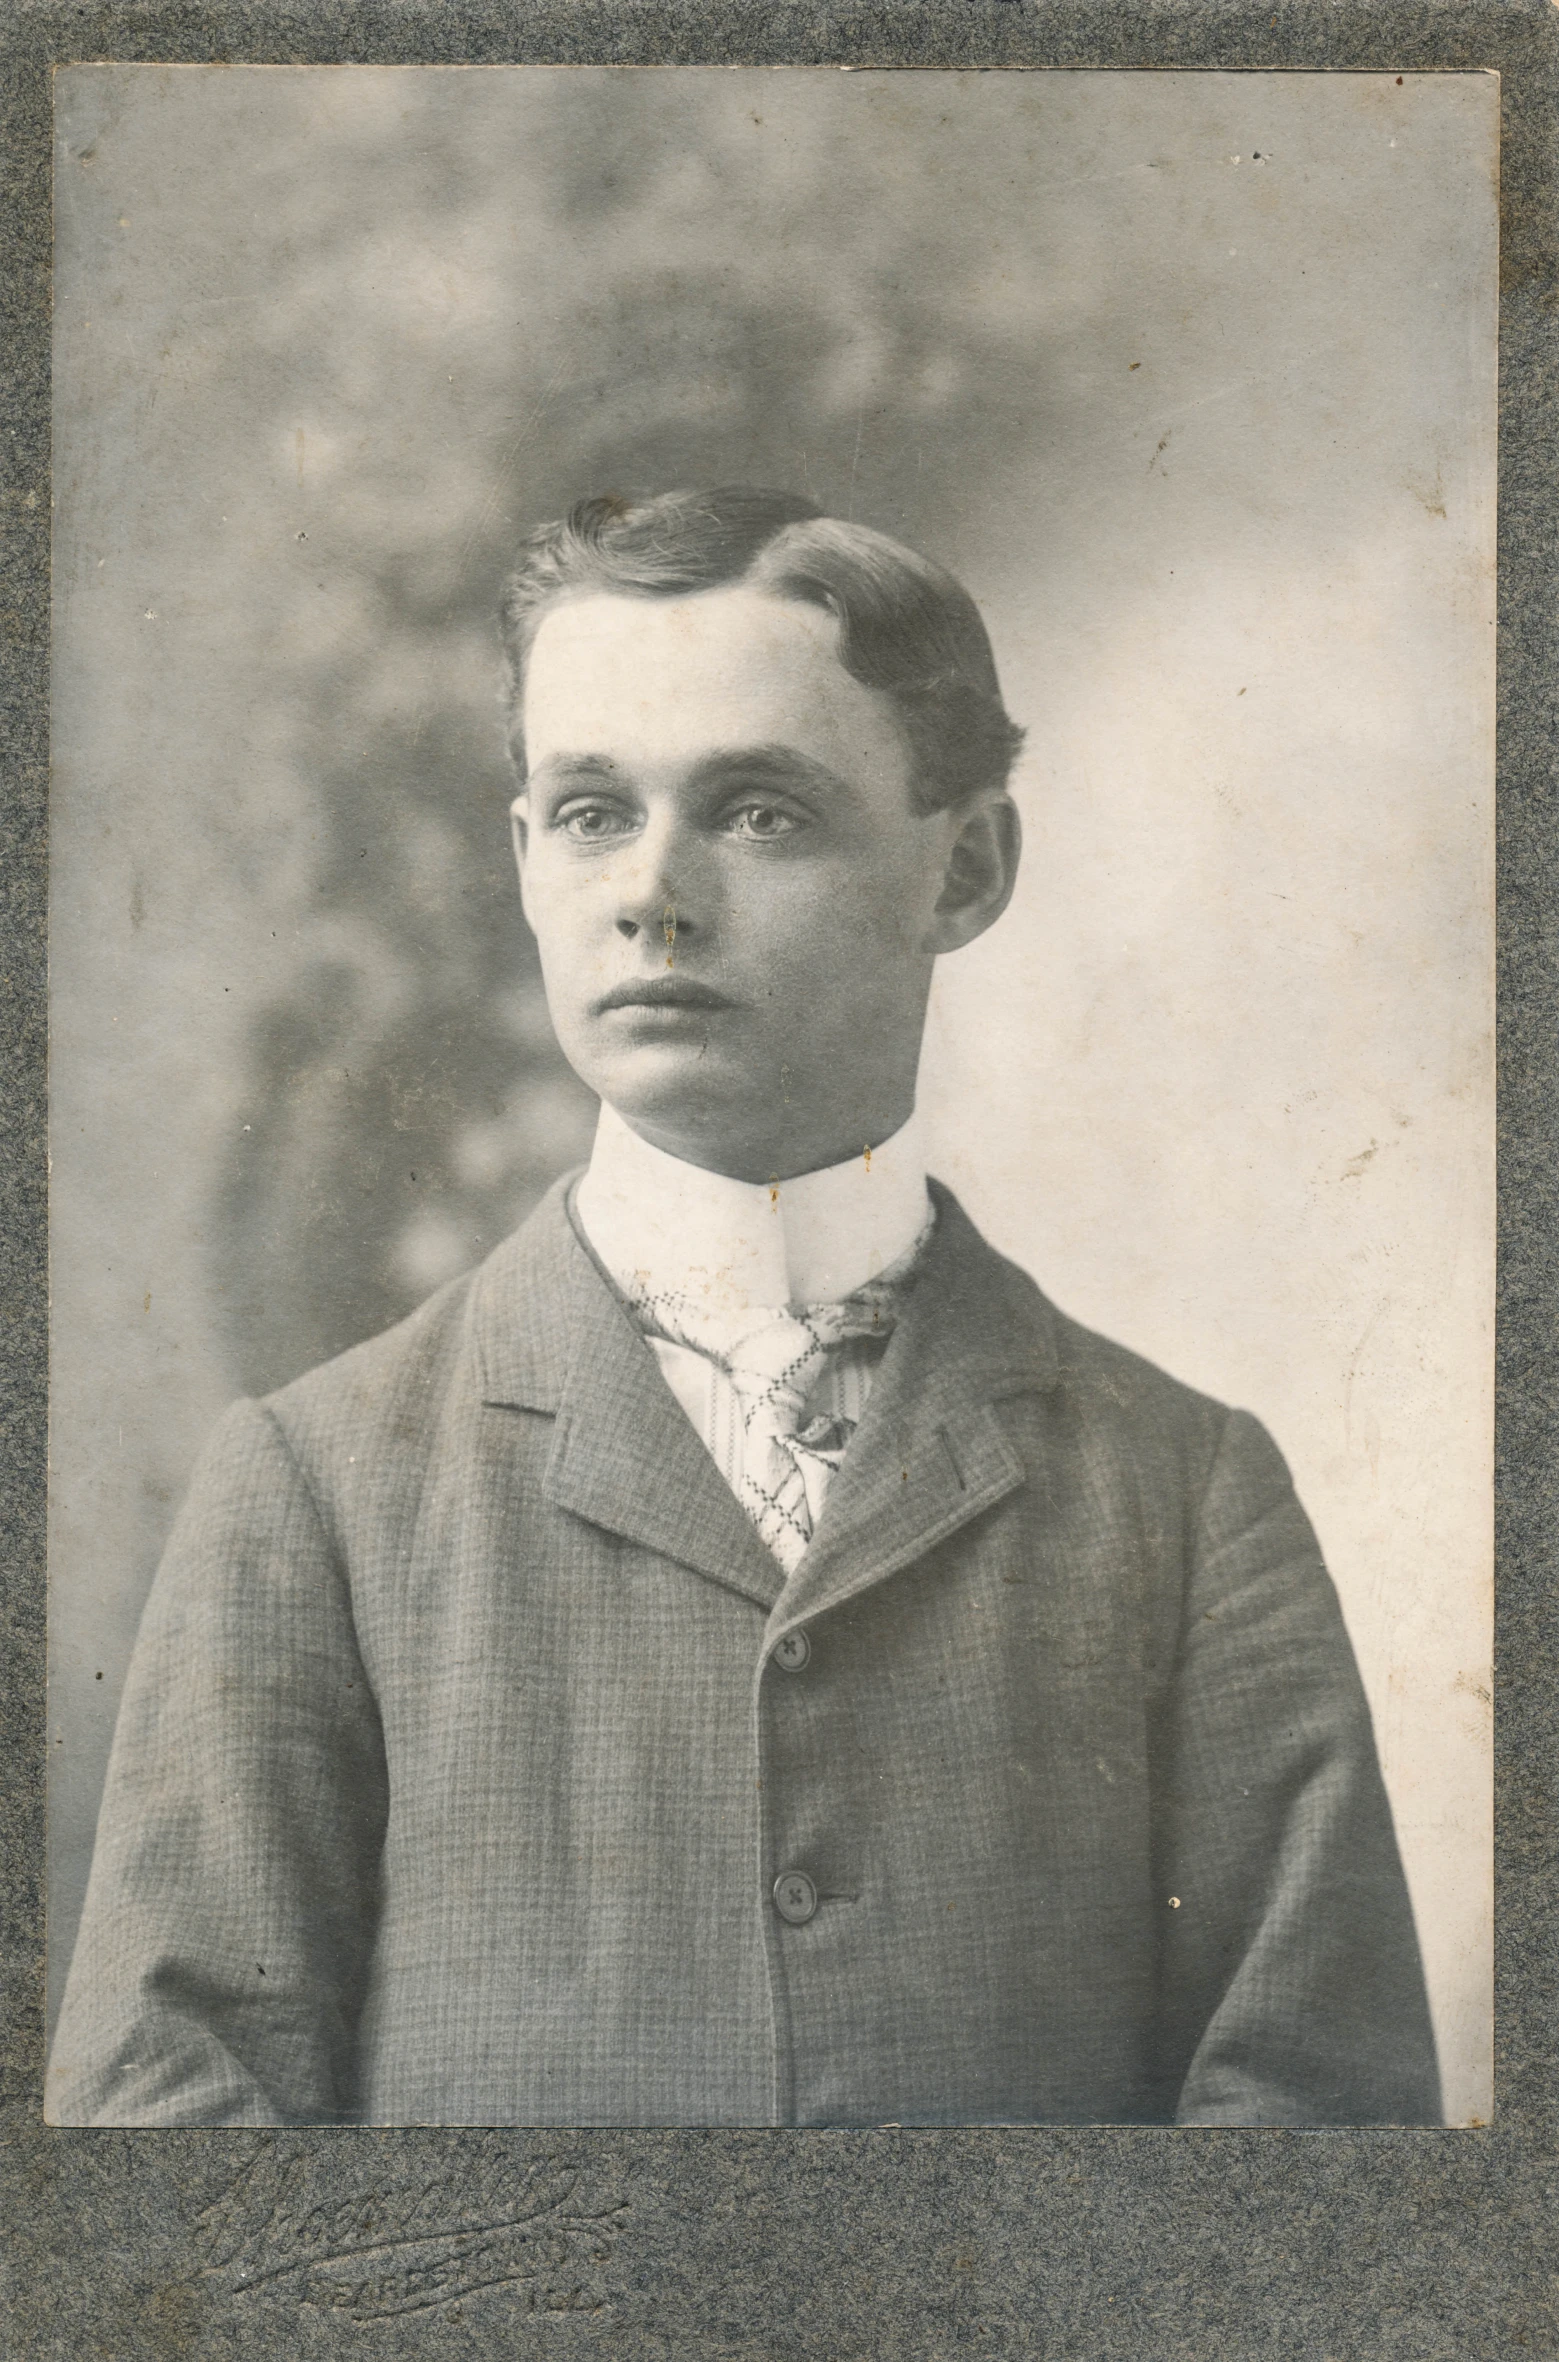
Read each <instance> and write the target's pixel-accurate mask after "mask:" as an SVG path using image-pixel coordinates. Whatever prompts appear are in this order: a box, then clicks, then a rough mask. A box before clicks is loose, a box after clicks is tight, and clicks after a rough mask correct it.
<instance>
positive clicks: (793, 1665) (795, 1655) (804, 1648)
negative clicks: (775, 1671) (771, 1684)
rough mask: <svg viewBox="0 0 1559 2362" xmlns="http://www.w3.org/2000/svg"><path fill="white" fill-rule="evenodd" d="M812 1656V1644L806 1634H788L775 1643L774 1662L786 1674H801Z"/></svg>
mask: <svg viewBox="0 0 1559 2362" xmlns="http://www.w3.org/2000/svg"><path fill="white" fill-rule="evenodd" d="M811 1654H812V1643H811V1641H810V1640H808V1638H807V1636H806V1634H805V1633H804V1632H787V1633H786V1635H785V1637H784V1639H783V1640H777V1641H776V1642H775V1643H774V1649H773V1656H774V1662H775V1664H776V1665H778V1666H779V1667H780V1669H781V1671H782V1672H785V1673H799V1672H800V1671H801V1668H802V1666H803V1665H804V1664H805V1663H806V1661H807V1659H808V1657H810V1656H811Z"/></svg>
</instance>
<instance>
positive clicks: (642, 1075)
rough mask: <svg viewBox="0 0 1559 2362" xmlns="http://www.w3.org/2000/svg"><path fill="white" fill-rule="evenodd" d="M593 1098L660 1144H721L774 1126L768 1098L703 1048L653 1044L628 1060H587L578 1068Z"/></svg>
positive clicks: (745, 1074)
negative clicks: (663, 1141) (674, 1141)
mask: <svg viewBox="0 0 1559 2362" xmlns="http://www.w3.org/2000/svg"><path fill="white" fill-rule="evenodd" d="M579 1072H580V1073H581V1075H582V1077H583V1079H584V1080H585V1081H586V1082H587V1083H588V1084H589V1086H590V1088H591V1090H592V1091H594V1092H595V1093H596V1094H597V1096H598V1097H600V1098H602V1099H605V1100H606V1101H607V1102H608V1104H609V1105H610V1106H612V1107H615V1108H616V1110H617V1112H618V1114H619V1115H620V1116H622V1117H623V1118H624V1119H625V1120H626V1121H627V1122H628V1123H630V1124H632V1125H633V1126H634V1127H635V1129H636V1130H638V1129H643V1130H644V1131H645V1132H646V1133H654V1134H655V1136H656V1137H658V1138H660V1139H667V1140H669V1139H685V1140H687V1141H688V1142H689V1143H692V1142H700V1143H702V1142H706V1141H707V1142H721V1141H724V1140H732V1141H733V1142H734V1141H735V1140H737V1139H746V1138H750V1137H751V1136H752V1135H753V1134H754V1133H755V1132H761V1130H762V1129H763V1127H764V1123H765V1118H767V1120H768V1121H769V1122H770V1123H772V1121H773V1113H774V1107H773V1097H768V1098H765V1097H762V1096H760V1095H759V1094H758V1093H756V1092H755V1091H754V1089H753V1084H752V1077H751V1075H750V1074H749V1073H748V1072H747V1071H746V1069H745V1068H733V1067H731V1066H730V1065H729V1063H728V1062H727V1061H726V1060H724V1059H722V1058H721V1057H720V1056H719V1054H718V1052H716V1051H715V1049H714V1048H713V1047H712V1046H711V1045H709V1044H708V1043H699V1042H657V1043H655V1044H653V1045H650V1044H646V1045H644V1046H643V1047H641V1048H639V1049H636V1050H635V1051H634V1052H633V1054H632V1055H631V1056H630V1057H621V1056H619V1057H616V1058H602V1059H596V1060H592V1061H591V1062H590V1064H589V1066H588V1067H587V1066H585V1065H583V1064H581V1066H580V1068H579Z"/></svg>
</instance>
